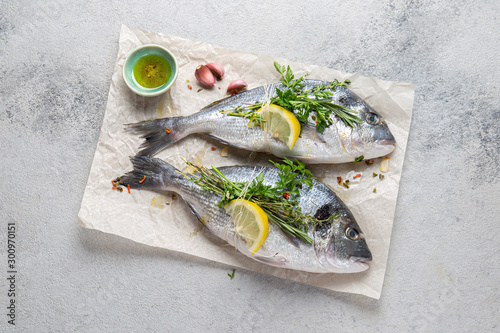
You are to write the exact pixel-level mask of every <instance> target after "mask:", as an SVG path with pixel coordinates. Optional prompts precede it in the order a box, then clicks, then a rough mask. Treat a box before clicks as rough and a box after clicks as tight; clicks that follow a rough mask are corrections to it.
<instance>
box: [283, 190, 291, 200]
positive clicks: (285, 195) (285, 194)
mask: <svg viewBox="0 0 500 333" xmlns="http://www.w3.org/2000/svg"><path fill="white" fill-rule="evenodd" d="M283 197H284V198H285V199H286V200H288V198H289V197H290V193H288V192H283Z"/></svg>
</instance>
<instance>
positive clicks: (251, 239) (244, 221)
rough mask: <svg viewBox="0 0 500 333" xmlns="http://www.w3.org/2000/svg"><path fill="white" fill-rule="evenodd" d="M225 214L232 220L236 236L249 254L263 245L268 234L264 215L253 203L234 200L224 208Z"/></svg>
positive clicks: (267, 223) (267, 222) (266, 220)
mask: <svg viewBox="0 0 500 333" xmlns="http://www.w3.org/2000/svg"><path fill="white" fill-rule="evenodd" d="M224 209H225V210H226V213H228V214H229V215H230V216H231V218H232V219H233V223H234V227H235V230H236V234H237V235H238V236H239V237H240V239H242V240H243V242H244V243H245V247H246V248H247V249H248V250H249V251H250V253H251V254H254V253H255V252H257V250H258V249H259V248H260V247H261V246H262V244H264V241H265V240H266V238H267V233H268V232H269V221H268V219H267V215H266V213H265V212H264V211H263V210H262V208H260V207H259V206H258V205H256V204H255V203H253V202H251V201H248V200H244V199H235V200H232V201H231V202H229V203H228V204H227V205H225V206H224Z"/></svg>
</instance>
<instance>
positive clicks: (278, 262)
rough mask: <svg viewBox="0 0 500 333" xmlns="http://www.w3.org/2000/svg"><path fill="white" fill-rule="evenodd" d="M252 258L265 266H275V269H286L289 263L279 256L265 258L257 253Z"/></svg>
mask: <svg viewBox="0 0 500 333" xmlns="http://www.w3.org/2000/svg"><path fill="white" fill-rule="evenodd" d="M252 258H253V259H254V260H257V261H259V262H261V263H263V264H266V265H271V266H275V267H284V266H285V265H286V264H287V262H288V260H286V258H285V257H283V256H279V255H274V256H269V257H265V256H260V255H258V254H257V253H256V254H254V255H253V256H252Z"/></svg>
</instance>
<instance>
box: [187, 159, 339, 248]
mask: <svg viewBox="0 0 500 333" xmlns="http://www.w3.org/2000/svg"><path fill="white" fill-rule="evenodd" d="M186 163H187V164H188V165H189V166H191V167H193V168H194V169H196V171H197V173H195V174H190V175H184V174H183V175H184V176H185V177H186V178H187V179H189V180H190V181H192V182H194V183H195V184H197V185H198V186H200V187H201V188H202V189H204V190H205V191H209V192H213V193H217V194H219V195H220V196H221V200H220V201H219V203H218V206H219V207H223V206H224V205H226V204H227V203H229V202H230V201H231V200H234V199H238V198H241V199H245V200H249V201H252V202H254V203H255V204H257V205H258V206H259V207H260V208H262V209H263V210H264V212H265V213H266V215H267V216H268V218H269V220H270V221H271V222H273V223H275V224H276V225H277V226H279V227H280V228H281V229H282V230H283V231H284V232H286V233H287V234H289V235H290V236H292V237H297V238H300V239H302V240H303V241H305V242H306V243H309V244H310V243H312V242H313V240H312V239H311V238H310V237H309V236H308V234H307V231H308V225H309V224H310V223H313V224H314V223H323V222H325V221H319V220H317V219H315V218H314V217H312V216H310V215H307V214H304V213H302V211H301V208H300V205H299V199H300V189H301V188H302V187H303V186H304V185H306V186H309V187H311V186H312V183H313V181H312V174H311V172H310V171H309V170H307V169H306V167H305V165H304V163H302V162H300V161H296V163H294V162H293V161H291V160H289V159H287V158H285V159H284V161H283V163H275V162H272V161H271V163H273V164H274V165H275V166H276V167H277V168H278V169H279V172H278V175H279V181H277V182H276V184H274V185H264V174H263V173H262V172H261V173H259V174H258V175H257V177H255V178H254V179H253V180H252V181H251V182H232V181H230V180H229V179H227V178H226V176H224V174H222V172H220V171H219V170H218V169H217V168H215V167H212V169H207V168H205V167H203V166H197V165H194V164H193V163H191V162H186ZM332 218H335V216H332Z"/></svg>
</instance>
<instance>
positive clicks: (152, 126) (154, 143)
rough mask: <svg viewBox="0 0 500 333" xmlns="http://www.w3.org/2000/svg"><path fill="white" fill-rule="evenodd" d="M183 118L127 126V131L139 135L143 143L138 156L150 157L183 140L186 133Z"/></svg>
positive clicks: (148, 121) (149, 121)
mask: <svg viewBox="0 0 500 333" xmlns="http://www.w3.org/2000/svg"><path fill="white" fill-rule="evenodd" d="M182 118H184V117H171V118H162V119H155V120H147V121H142V122H139V123H134V124H127V125H126V126H127V129H128V130H130V131H131V132H133V133H135V134H140V135H141V137H142V138H144V139H145V141H144V142H143V143H142V144H141V146H140V147H139V148H140V149H141V150H140V151H139V152H138V153H137V155H139V156H152V155H154V154H156V153H158V152H159V151H161V150H163V149H165V148H166V147H168V146H170V145H171V144H173V143H175V142H177V141H179V140H180V139H182V138H184V137H185V136H186V135H187V134H188V133H186V128H185V127H186V126H184V123H185V121H182Z"/></svg>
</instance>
